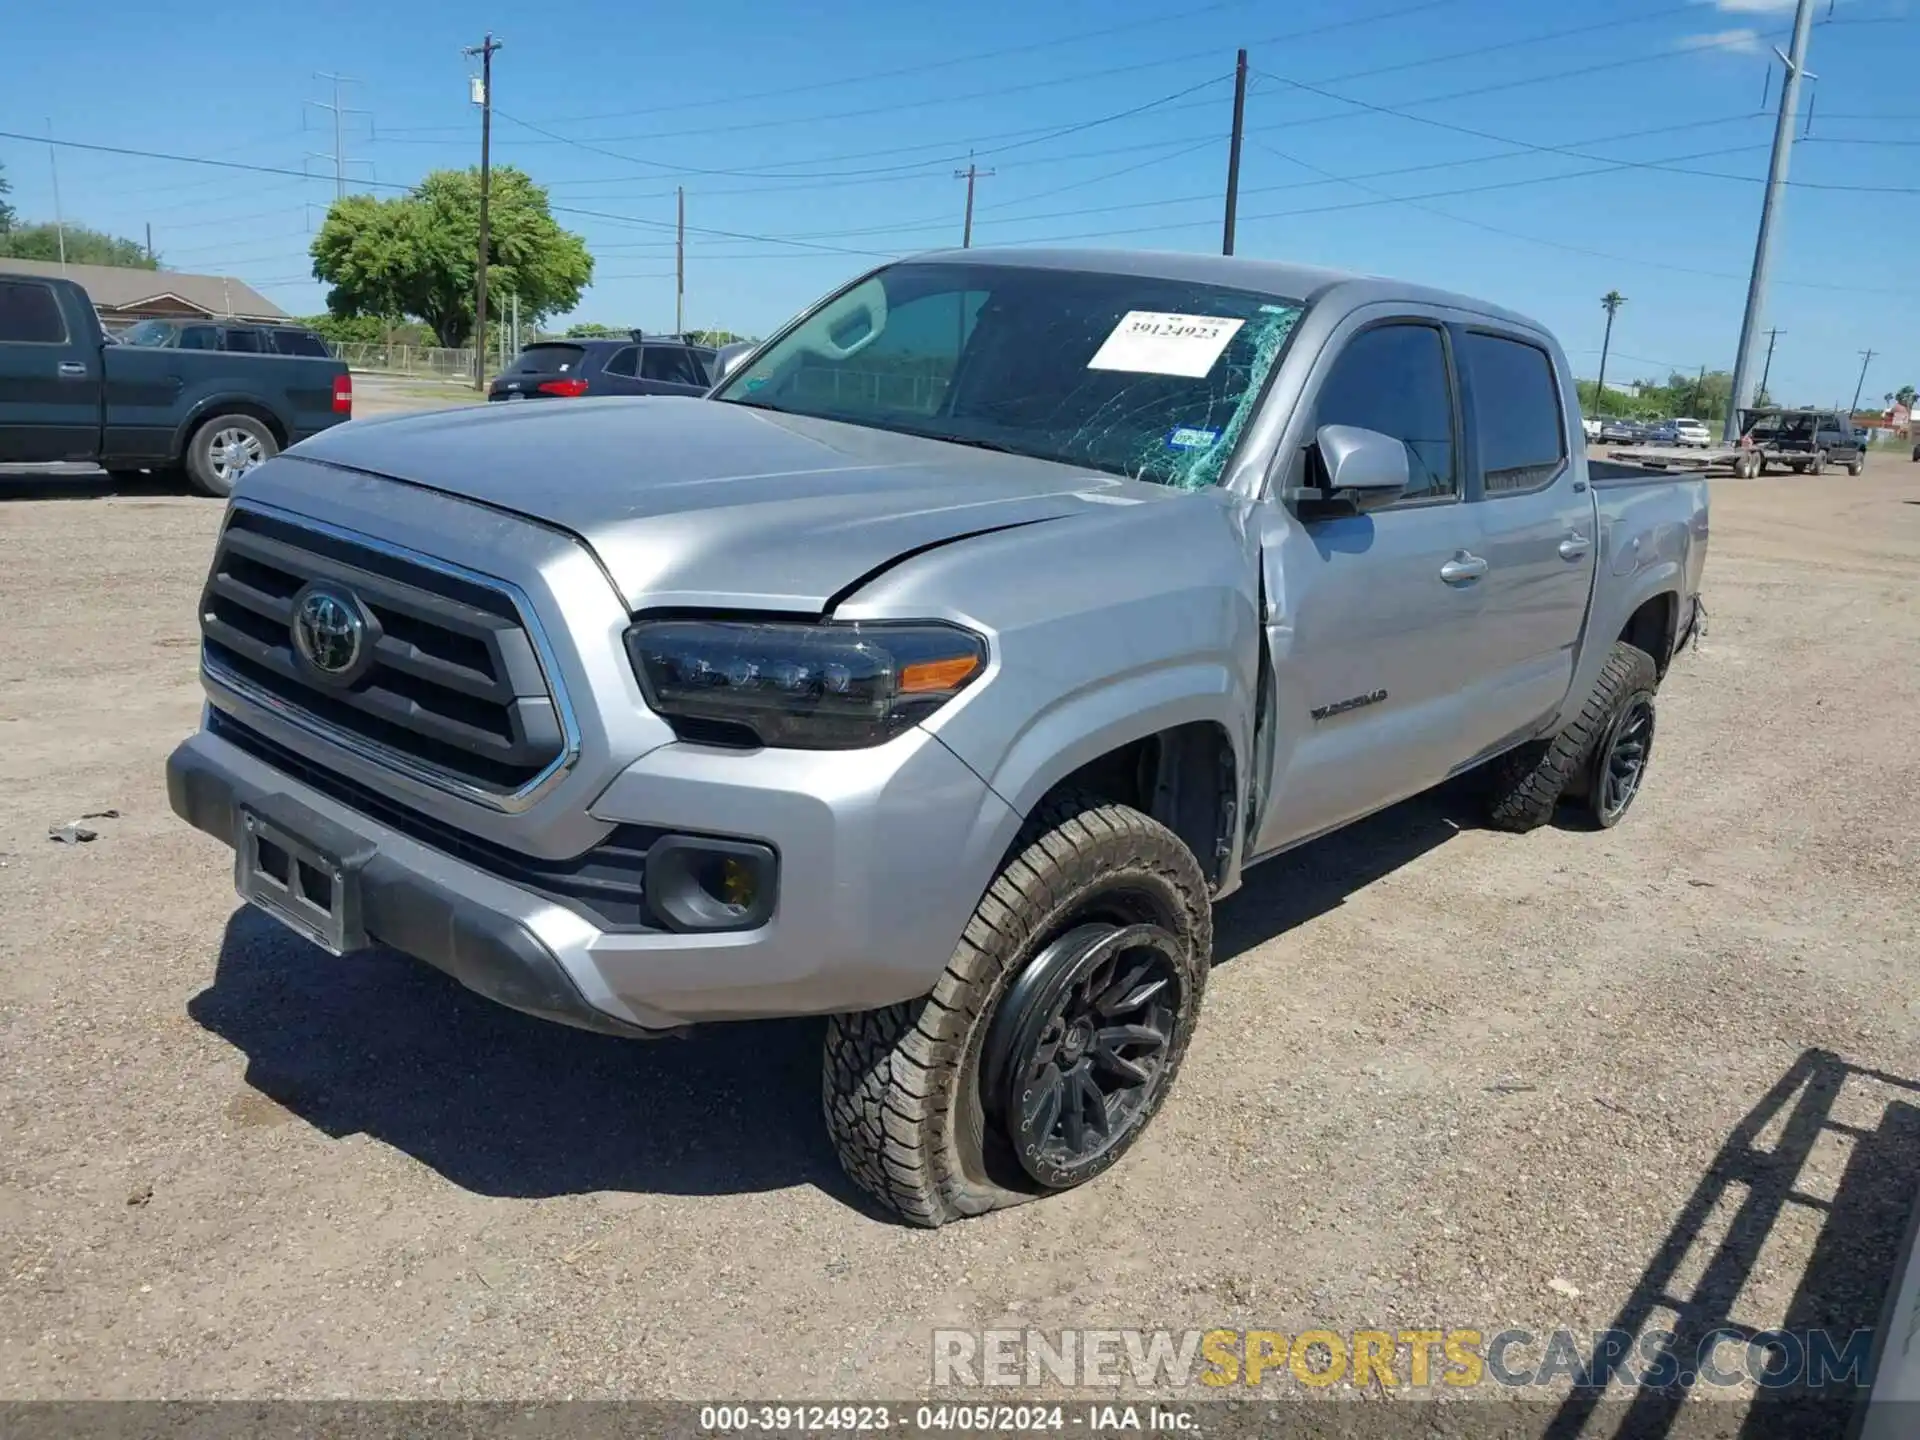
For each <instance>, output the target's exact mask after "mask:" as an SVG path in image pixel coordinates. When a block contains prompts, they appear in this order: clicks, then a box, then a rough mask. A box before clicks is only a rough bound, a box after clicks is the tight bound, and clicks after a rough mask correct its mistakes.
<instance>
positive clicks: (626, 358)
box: [601, 345, 640, 375]
mask: <svg viewBox="0 0 1920 1440" xmlns="http://www.w3.org/2000/svg"><path fill="white" fill-rule="evenodd" d="M639 355H640V351H639V347H638V346H634V345H629V346H627V348H626V349H624V350H616V351H614V354H613V358H612V359H611V360H609V361H607V363H606V364H605V365H604V366H602V367H601V368H602V369H603V370H605V371H606V373H607V374H609V375H632V374H633V362H634V361H635V360H637V359H638V358H639Z"/></svg>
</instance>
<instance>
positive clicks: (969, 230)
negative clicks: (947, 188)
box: [953, 150, 993, 250]
mask: <svg viewBox="0 0 1920 1440" xmlns="http://www.w3.org/2000/svg"><path fill="white" fill-rule="evenodd" d="M992 174H993V171H991V170H982V169H981V168H980V167H979V166H978V165H975V164H974V163H973V152H972V151H971V150H969V151H968V152H967V168H966V169H964V170H956V171H954V172H953V178H954V179H956V180H964V181H966V182H967V218H966V220H965V222H964V223H963V224H962V225H961V227H960V248H961V249H962V250H968V249H971V248H972V246H973V184H974V181H975V180H976V179H979V178H981V177H984V176H991V175H992Z"/></svg>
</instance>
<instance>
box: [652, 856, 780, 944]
mask: <svg viewBox="0 0 1920 1440" xmlns="http://www.w3.org/2000/svg"><path fill="white" fill-rule="evenodd" d="M778 875H779V870H778V861H777V860H776V859H775V857H774V853H773V850H772V849H771V848H770V847H768V846H766V845H756V844H754V843H752V842H751V841H744V840H708V839H704V838H701V837H698V836H693V835H669V836H667V837H666V838H665V839H662V840H658V841H655V842H654V844H653V845H652V846H650V847H649V848H648V850H647V876H646V886H647V908H648V909H649V910H651V911H652V912H653V914H654V915H655V916H656V917H657V918H658V919H659V920H660V922H661V923H662V924H664V925H665V926H667V928H668V929H671V930H751V929H753V928H754V927H756V926H759V925H764V924H766V923H767V921H768V920H769V919H770V918H772V915H773V906H774V899H775V896H776V892H777V889H778Z"/></svg>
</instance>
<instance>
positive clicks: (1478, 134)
mask: <svg viewBox="0 0 1920 1440" xmlns="http://www.w3.org/2000/svg"><path fill="white" fill-rule="evenodd" d="M1260 74H1261V75H1262V76H1263V77H1264V78H1266V79H1268V80H1274V81H1277V82H1278V83H1280V84H1282V85H1286V86H1289V87H1291V88H1292V89H1295V90H1304V91H1306V92H1308V93H1309V94H1312V95H1318V96H1321V97H1322V98H1323V99H1327V100H1337V101H1339V102H1340V103H1342V104H1344V105H1352V106H1356V107H1357V108H1359V109H1362V110H1366V111H1369V112H1371V113H1373V114H1376V115H1387V116H1391V117H1393V118H1394V119H1396V120H1407V121H1411V122H1412V123H1413V124H1415V125H1428V126H1432V127H1433V128H1434V129H1437V130H1448V131H1452V132H1453V133H1454V134H1456V135H1471V136H1473V137H1474V138H1475V139H1479V140H1490V141H1493V142H1495V143H1496V144H1500V145H1512V146H1515V147H1516V148H1519V149H1523V150H1532V151H1537V152H1539V153H1540V154H1543V155H1561V156H1565V157H1566V158H1567V159H1569V160H1589V161H1595V160H1597V161H1603V162H1605V163H1607V164H1619V165H1625V166H1630V167H1633V168H1636V169H1645V170H1660V171H1665V172H1667V173H1669V174H1674V175H1691V176H1694V177H1696V178H1699V179H1706V180H1741V181H1747V182H1751V183H1756V184H1757V183H1760V177H1759V176H1757V175H1728V174H1725V173H1723V172H1721V171H1717V170H1691V169H1687V168H1685V167H1683V166H1677V165H1669V164H1663V163H1661V162H1660V161H1657V160H1631V161H1614V160H1611V159H1609V158H1608V157H1607V156H1605V155H1592V154H1588V153H1587V152H1585V151H1581V150H1574V149H1570V148H1569V147H1567V146H1564V145H1542V144H1538V143H1536V142H1534V141H1531V140H1515V139H1513V138H1511V137H1510V136H1506V135H1495V134H1493V133H1492V132H1490V131H1487V130H1480V129H1476V128H1475V127H1474V126H1471V125H1461V124H1457V123H1455V122H1454V121H1451V120H1438V119H1435V118H1434V117H1433V116H1431V115H1414V114H1410V113H1409V112H1407V111H1405V110H1399V109H1396V108H1394V107H1393V106H1391V105H1376V104H1374V103H1373V102H1372V101H1370V100H1358V99H1355V98H1354V97H1353V96H1351V95H1340V94H1337V93H1335V92H1334V91H1332V90H1328V89H1325V88H1324V87H1322V86H1319V85H1313V84H1310V83H1308V82H1307V81H1304V80H1293V79H1289V78H1288V77H1287V76H1285V75H1276V74H1274V73H1273V72H1272V71H1271V70H1262V71H1261V72H1260ZM1415 103H1419V102H1415ZM1786 183H1789V184H1794V185H1800V186H1803V187H1805V188H1807V189H1810V190H1849V191H1855V192H1860V193H1871V194H1876V195H1920V187H1916V186H1912V185H1836V184H1824V183H1820V182H1816V181H1811V180H1796V181H1789V182H1786Z"/></svg>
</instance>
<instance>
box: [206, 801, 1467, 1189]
mask: <svg viewBox="0 0 1920 1440" xmlns="http://www.w3.org/2000/svg"><path fill="white" fill-rule="evenodd" d="M1469 786H1470V782H1468V783H1467V784H1455V785H1451V786H1443V787H1442V788H1441V789H1439V790H1436V791H1432V792H1429V793H1428V794H1425V795H1421V796H1418V797H1416V798H1415V799H1413V800H1410V801H1407V802H1406V803H1404V804H1401V805H1397V806H1394V807H1393V808H1392V809H1390V810H1387V811H1383V812H1382V813H1381V814H1379V815H1376V816H1373V817H1372V818H1370V819H1368V820H1364V821H1362V822H1360V823H1359V824H1356V825H1353V826H1351V827H1349V828H1348V829H1346V830H1343V831H1340V832H1337V833H1336V834H1334V835H1331V836H1329V837H1327V838H1325V839H1322V840H1318V841H1315V842H1313V843H1312V844H1310V845H1307V846H1303V847H1301V848H1300V849H1298V850H1296V851H1294V852H1292V853H1290V854H1287V855H1284V856H1281V857H1279V858H1277V859H1275V860H1273V861H1270V862H1268V863H1267V864H1265V865H1262V866H1260V867H1259V868H1258V869H1257V870H1255V871H1254V872H1252V873H1251V874H1250V875H1249V876H1248V880H1247V884H1246V885H1245V886H1244V887H1243V888H1242V889H1241V890H1240V891H1239V892H1238V893H1237V894H1235V895H1234V896H1232V897H1231V898H1230V899H1228V900H1227V901H1226V902H1224V903H1223V904H1222V906H1221V907H1220V911H1219V914H1218V920H1217V925H1216V957H1217V961H1218V962H1220V963H1224V962H1226V961H1229V960H1232V959H1233V958H1235V957H1236V956H1239V955H1242V954H1244V953H1246V952H1247V951H1249V950H1252V949H1254V948H1256V947H1257V946H1259V945H1261V944H1262V943H1264V942H1265V941H1267V940H1269V939H1271V938H1273V937H1274V936H1276V935H1279V934H1281V933H1283V932H1285V931H1287V930H1290V929H1292V928H1293V927H1294V926H1296V925H1299V924H1301V923H1302V922H1303V921H1306V920H1310V919H1312V918H1313V917H1314V916H1316V915H1320V914H1323V913H1325V912H1326V911H1328V910H1331V909H1334V908H1335V907H1337V906H1339V905H1340V904H1342V903H1343V902H1344V901H1345V899H1346V897H1347V896H1349V895H1351V894H1353V893H1354V892H1355V891H1357V890H1359V889H1360V888H1362V887H1364V886H1366V885H1368V884H1370V883H1372V881H1374V880H1376V879H1378V878H1379V877H1380V876H1382V875H1385V874H1387V873H1388V872H1390V871H1392V870H1395V869H1397V868H1398V867H1400V866H1401V865H1404V864H1406V863H1408V862H1409V861H1411V860H1413V859H1415V858H1417V857H1418V856H1420V855H1423V854H1425V853H1426V852H1427V851H1429V850H1431V849H1433V848H1435V847H1436V846H1439V845H1442V844H1445V843H1446V841H1447V840H1449V839H1450V838H1452V837H1453V836H1454V835H1456V834H1458V833H1459V832H1460V830H1461V829H1462V828H1463V827H1464V825H1466V824H1467V823H1469V822H1468V821H1467V820H1466V819H1465V818H1463V817H1465V816H1467V815H1470V814H1471V813H1472V797H1471V793H1470V788H1469ZM188 1012H189V1014H191V1015H192V1017H193V1018H194V1019H195V1020H196V1021H198V1022H199V1023H200V1024H201V1025H203V1026H205V1027H206V1028H207V1029H208V1030H210V1031H212V1032H213V1033H215V1034H217V1035H219V1036H221V1037H222V1038H223V1039H225V1040H227V1041H228V1042H229V1043H231V1044H233V1045H234V1046H236V1047H238V1048H239V1049H240V1050H241V1051H242V1052H243V1053H244V1054H245V1055H246V1057H247V1071H246V1080H247V1083H248V1084H249V1085H251V1086H252V1087H253V1088H254V1089H256V1090H258V1091H259V1092H260V1093H261V1094H263V1095H265V1096H267V1097H268V1098H270V1099H271V1100H273V1101H275V1102H277V1103H278V1104H279V1105H281V1106H283V1107H285V1108H286V1109H287V1110H289V1111H292V1112H293V1113H294V1114H296V1115H298V1116H300V1117H301V1118H302V1119H304V1120H306V1121H307V1122H308V1123H310V1124H312V1125H314V1126H315V1127H317V1128H318V1129H320V1130H322V1131H324V1132H325V1133H327V1134H329V1135H334V1136H343V1135H351V1134H356V1133H364V1134H367V1135H371V1136H373V1137H374V1138H376V1139H378V1140H381V1141H383V1142H384V1143H386V1144H389V1145H392V1146H394V1147H395V1148H397V1149H400V1150H403V1151H405V1152H406V1153H407V1154H409V1155H411V1156H413V1157H414V1158H415V1159H417V1160H419V1161H420V1162H421V1163H422V1164H425V1165H428V1166H431V1167H432V1168H433V1169H434V1170H436V1171H438V1172H439V1173H440V1174H442V1175H444V1176H446V1177H447V1179H449V1180H451V1181H452V1182H453V1183H454V1184H456V1185H459V1186H461V1187H463V1188H465V1189H468V1190H472V1191H475V1192H477V1193H479V1194H484V1195H498V1196H517V1197H538V1196H553V1195H568V1194H578V1193H583V1192H588V1191H596V1190H631V1191H650V1192H660V1193H669V1194H722V1193H740V1192H753V1191H763V1190H773V1189H780V1188H784V1187H786V1186H791V1185H796V1184H810V1185H814V1186H817V1187H819V1188H820V1189H822V1190H825V1191H827V1192H829V1193H831V1194H833V1195H835V1196H836V1197H838V1198H841V1199H844V1200H846V1201H847V1202H848V1203H850V1204H853V1205H856V1206H857V1207H859V1208H860V1209H862V1210H864V1211H866V1212H867V1213H869V1214H878V1213H879V1212H878V1211H877V1210H876V1209H875V1207H873V1206H872V1204H871V1203H870V1202H868V1201H867V1200H866V1199H865V1197H864V1196H863V1195H862V1194H861V1193H860V1192H859V1191H858V1190H857V1189H855V1188H854V1187H853V1186H852V1185H851V1184H850V1183H849V1182H848V1181H847V1180H846V1178H845V1176H844V1174H843V1172H842V1171H841V1168H840V1165H839V1161H838V1159H837V1157H836V1156H835V1155H834V1153H833V1150H832V1148H831V1145H830V1144H829V1142H828V1140H827V1137H826V1133H825V1127H824V1125H823V1123H822V1120H821V1115H820V1098H819V1097H820V1060H819V1053H820V1044H821V1029H822V1022H821V1021H819V1020H791V1021H765V1022H760V1023H756V1024H734V1025H716V1026H712V1027H707V1028H703V1029H698V1030H696V1031H694V1032H693V1033H692V1035H691V1036H689V1037H687V1038H684V1039H675V1040H662V1041H658V1042H653V1043H646V1042H639V1041H633V1040H624V1039H619V1038H615V1037H611V1036H603V1035H596V1034H592V1033H589V1032H586V1031H580V1030H573V1029H570V1028H567V1027H565V1026H561V1025H557V1024H553V1023H550V1022H548V1021H544V1020H535V1019H531V1018H528V1017H526V1016H522V1015H519V1014H516V1013H515V1012H513V1011H510V1010H507V1009H504V1008H502V1007H501V1006H499V1005H496V1004H494V1003H493V1002H491V1001H488V1000H483V999H481V998H480V997H479V996H477V995H474V994H473V993H471V992H470V991H468V990H466V989H464V988H462V987H461V986H460V985H459V984H457V983H456V982H454V981H453V980H450V979H448V978H447V977H446V976H444V975H442V974H440V973H439V972H438V971H436V970H433V969H431V968H430V967H428V966H426V965H423V964H419V963H416V962H414V961H412V960H409V959H407V958H405V957H403V956H399V955H395V954H393V953H391V952H388V951H373V952H369V953H365V954H360V955H353V956H347V957H344V958H335V957H332V956H328V955H326V954H325V953H323V952H322V951H320V950H318V949H316V948H314V947H313V946H311V945H308V944H307V943H306V942H304V941H302V940H300V939H298V938H296V937H295V936H293V935H292V934H291V933H290V932H288V931H286V930H284V929H283V928H282V927H281V926H280V925H279V924H278V923H277V922H275V921H273V920H271V919H269V918H267V917H265V916H263V915H261V914H259V913H257V912H255V911H253V910H250V909H241V910H238V911H236V912H235V913H234V915H233V916H232V918H231V919H230V920H229V921H228V924H227V930H226V934H225V936H224V938H223V941H222V944H221V948H220V956H219V962H218V968H217V970H216V972H215V975H214V980H213V984H212V985H211V986H210V987H208V988H207V989H206V990H204V991H202V992H201V993H200V994H199V995H197V996H195V997H194V999H193V1000H192V1001H191V1002H190V1004H189V1006H188Z"/></svg>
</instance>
